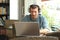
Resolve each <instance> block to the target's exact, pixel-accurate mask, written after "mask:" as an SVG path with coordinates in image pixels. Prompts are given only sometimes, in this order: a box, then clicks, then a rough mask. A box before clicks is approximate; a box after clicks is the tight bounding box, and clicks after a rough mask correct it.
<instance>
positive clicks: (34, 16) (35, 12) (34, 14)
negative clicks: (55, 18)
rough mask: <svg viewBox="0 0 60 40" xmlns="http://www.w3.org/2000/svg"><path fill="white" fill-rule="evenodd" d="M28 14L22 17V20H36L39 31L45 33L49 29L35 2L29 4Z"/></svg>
mask: <svg viewBox="0 0 60 40" xmlns="http://www.w3.org/2000/svg"><path fill="white" fill-rule="evenodd" d="M29 13H30V15H27V16H25V17H24V18H23V20H22V21H24V22H38V23H39V24H40V33H42V34H47V33H48V32H49V31H50V28H49V26H48V23H47V21H46V19H45V17H43V16H42V15H41V14H39V13H40V8H39V6H38V5H36V4H32V5H30V8H29Z"/></svg>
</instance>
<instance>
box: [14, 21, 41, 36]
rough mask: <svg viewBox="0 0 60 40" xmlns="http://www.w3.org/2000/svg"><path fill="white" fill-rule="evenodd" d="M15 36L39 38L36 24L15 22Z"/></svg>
mask: <svg viewBox="0 0 60 40" xmlns="http://www.w3.org/2000/svg"><path fill="white" fill-rule="evenodd" d="M14 24H15V30H16V36H39V35H40V34H39V24H38V23H37V22H15V23H14Z"/></svg>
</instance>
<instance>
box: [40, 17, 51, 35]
mask: <svg viewBox="0 0 60 40" xmlns="http://www.w3.org/2000/svg"><path fill="white" fill-rule="evenodd" d="M41 25H42V27H43V29H40V33H42V34H47V33H48V32H50V31H51V28H50V27H49V24H48V22H47V20H46V18H45V17H42V18H41Z"/></svg>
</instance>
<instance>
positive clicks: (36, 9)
mask: <svg viewBox="0 0 60 40" xmlns="http://www.w3.org/2000/svg"><path fill="white" fill-rule="evenodd" d="M30 14H31V17H32V18H33V19H35V18H37V17H38V7H36V8H34V9H32V8H31V9H30Z"/></svg>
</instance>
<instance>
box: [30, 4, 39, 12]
mask: <svg viewBox="0 0 60 40" xmlns="http://www.w3.org/2000/svg"><path fill="white" fill-rule="evenodd" d="M37 7H38V12H39V13H40V7H39V6H38V5H35V4H32V5H30V8H29V13H30V12H31V8H32V9H35V8H37Z"/></svg>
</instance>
